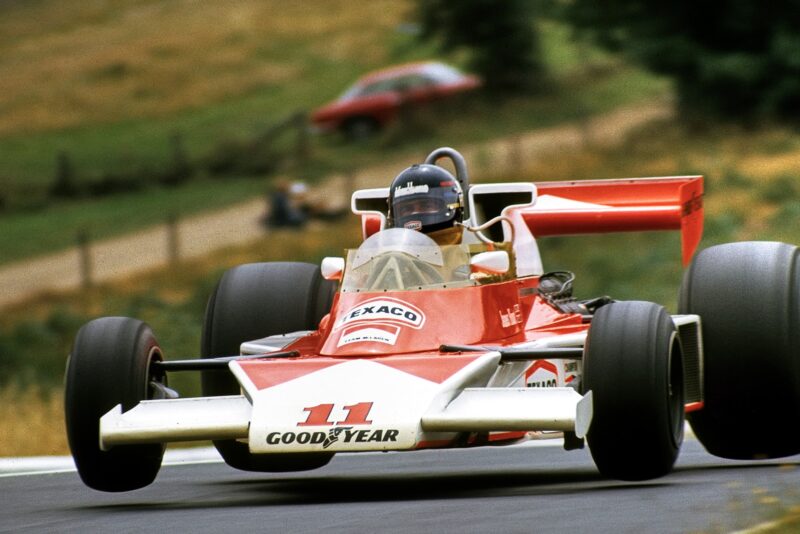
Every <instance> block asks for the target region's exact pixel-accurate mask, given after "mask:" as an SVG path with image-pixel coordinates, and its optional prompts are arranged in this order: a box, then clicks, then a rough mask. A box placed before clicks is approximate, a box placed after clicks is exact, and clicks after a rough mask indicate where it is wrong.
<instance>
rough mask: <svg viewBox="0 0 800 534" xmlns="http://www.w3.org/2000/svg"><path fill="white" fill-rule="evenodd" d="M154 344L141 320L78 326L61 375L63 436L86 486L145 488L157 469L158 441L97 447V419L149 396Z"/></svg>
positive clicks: (111, 319) (160, 454) (110, 319)
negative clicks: (64, 417)
mask: <svg viewBox="0 0 800 534" xmlns="http://www.w3.org/2000/svg"><path fill="white" fill-rule="evenodd" d="M161 359H162V357H161V349H160V348H159V346H158V342H157V341H156V339H155V336H154V335H153V332H152V331H151V330H150V327H149V326H147V325H146V324H145V323H143V322H142V321H139V320H136V319H131V318H128V317H103V318H100V319H95V320H94V321H91V322H89V323H87V324H86V325H84V326H83V327H82V328H81V329H80V330H79V331H78V335H77V336H76V338H75V343H74V344H73V347H72V352H71V354H70V357H69V360H68V362H67V372H66V379H65V382H66V384H65V393H64V411H65V416H66V426H67V439H68V441H69V448H70V450H71V451H72V456H73V458H74V459H75V465H76V466H77V468H78V474H79V475H80V477H81V479H82V480H83V482H84V483H85V484H86V485H87V486H89V487H90V488H93V489H96V490H100V491H129V490H134V489H138V488H142V487H144V486H147V485H148V484H150V483H151V482H153V480H155V478H156V475H157V474H158V471H159V469H160V468H161V459H162V457H163V455H164V448H165V447H164V445H163V444H161V443H157V444H146V445H118V446H115V447H113V448H112V449H110V450H108V451H103V450H101V449H100V446H99V443H100V438H99V433H100V426H99V425H100V417H101V416H103V415H104V414H105V413H107V412H108V411H109V410H110V409H111V408H113V407H114V406H116V405H117V404H122V410H123V411H126V410H129V409H131V408H133V407H134V406H136V405H137V404H138V403H139V402H140V401H142V400H145V399H149V398H154V394H155V392H156V390H155V389H154V388H153V387H152V386H151V384H150V382H151V381H157V382H161V383H164V381H165V379H164V377H163V376H154V375H152V374H151V372H150V367H151V363H152V362H153V361H156V360H158V361H160V360H161Z"/></svg>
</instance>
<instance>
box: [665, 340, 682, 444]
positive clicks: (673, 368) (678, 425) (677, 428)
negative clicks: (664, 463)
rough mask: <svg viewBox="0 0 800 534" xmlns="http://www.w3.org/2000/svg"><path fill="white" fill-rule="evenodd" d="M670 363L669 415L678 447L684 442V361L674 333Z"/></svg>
mask: <svg viewBox="0 0 800 534" xmlns="http://www.w3.org/2000/svg"><path fill="white" fill-rule="evenodd" d="M669 355H670V356H669V362H668V376H669V381H668V383H667V413H668V416H669V428H670V438H671V439H672V444H673V445H674V446H676V447H678V446H679V445H680V444H681V442H682V441H683V419H684V418H683V417H682V415H683V411H684V409H685V408H684V397H683V361H682V360H681V346H680V341H679V340H678V335H677V333H676V332H673V333H672V335H671V336H670V340H669Z"/></svg>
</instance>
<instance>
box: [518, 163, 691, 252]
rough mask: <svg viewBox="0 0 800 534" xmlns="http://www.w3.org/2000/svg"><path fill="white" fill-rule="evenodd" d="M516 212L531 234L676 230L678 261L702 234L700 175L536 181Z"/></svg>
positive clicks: (550, 234)
mask: <svg viewBox="0 0 800 534" xmlns="http://www.w3.org/2000/svg"><path fill="white" fill-rule="evenodd" d="M536 187H537V190H538V195H539V196H538V198H537V201H536V203H535V205H533V206H531V207H527V208H524V209H521V210H520V215H521V216H522V218H523V220H524V221H525V223H526V225H527V226H528V228H529V229H530V231H531V233H532V234H533V235H534V236H535V237H545V236H556V235H579V234H595V233H609V232H633V231H647V230H680V231H681V252H682V254H681V255H682V258H683V263H684V265H686V264H688V263H689V261H690V260H691V258H692V255H693V254H694V251H695V249H696V248H697V246H698V244H699V243H700V239H701V237H702V235H703V177H702V176H676V177H666V178H631V179H616V180H581V181H572V182H537V183H536Z"/></svg>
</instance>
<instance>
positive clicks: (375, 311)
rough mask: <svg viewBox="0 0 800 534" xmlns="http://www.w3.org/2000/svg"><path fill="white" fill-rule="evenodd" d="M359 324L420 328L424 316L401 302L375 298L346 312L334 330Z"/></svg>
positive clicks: (423, 321)
mask: <svg viewBox="0 0 800 534" xmlns="http://www.w3.org/2000/svg"><path fill="white" fill-rule="evenodd" d="M361 322H380V323H388V324H400V325H404V326H411V327H412V328H421V327H422V325H423V324H425V314H424V313H422V310H420V309H419V308H417V307H416V306H412V305H411V304H409V303H407V302H403V301H402V300H398V299H393V298H388V297H377V298H374V299H370V300H365V301H364V302H362V303H361V304H359V305H358V306H355V307H354V308H351V309H350V310H348V311H347V312H346V313H345V314H344V315H343V316H341V317H340V319H339V321H338V323H337V324H336V328H342V327H344V326H346V325H352V324H356V323H361Z"/></svg>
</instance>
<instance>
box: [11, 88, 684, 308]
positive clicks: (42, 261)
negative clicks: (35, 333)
mask: <svg viewBox="0 0 800 534" xmlns="http://www.w3.org/2000/svg"><path fill="white" fill-rule="evenodd" d="M671 113H672V109H671V106H669V105H668V104H664V103H658V104H648V105H639V106H634V107H627V108H622V109H618V110H615V111H613V112H611V113H608V114H606V115H602V116H599V117H596V118H594V119H592V120H591V121H588V122H586V123H583V124H569V125H565V126H558V127H554V128H546V129H542V130H536V131H533V132H530V133H526V134H520V135H514V136H509V137H504V138H500V139H496V140H494V141H490V142H486V143H481V144H476V145H469V146H466V147H463V146H462V147H454V148H457V149H459V150H460V151H461V153H462V154H463V155H464V157H465V158H466V160H467V164H468V165H470V164H472V166H473V168H475V167H476V165H478V164H479V162H482V163H483V164H484V165H491V166H492V169H493V170H494V171H496V172H503V170H504V169H508V170H511V167H512V166H515V165H521V164H523V165H524V164H530V163H532V162H534V161H535V160H536V158H538V157H541V156H543V155H546V154H552V153H553V152H556V151H558V152H569V151H570V150H576V149H580V148H581V147H582V146H583V145H584V144H585V143H586V141H587V140H590V141H591V142H592V143H595V144H602V145H604V146H613V145H616V144H619V143H621V142H622V141H623V140H624V139H625V136H626V134H627V133H628V132H630V131H631V130H633V129H634V128H637V127H639V126H641V125H643V124H645V123H647V122H650V121H652V120H656V119H661V118H666V117H669V116H670V115H671ZM432 148H435V147H432ZM408 164H409V162H408V161H399V162H398V161H394V162H391V163H387V164H385V165H380V166H376V167H369V168H366V169H362V170H361V171H359V172H357V173H356V174H355V176H353V177H351V178H349V179H348V178H345V177H344V176H339V175H337V176H332V177H331V178H329V179H328V180H326V181H325V182H324V183H322V184H321V185H320V186H318V187H317V188H315V190H314V192H313V194H314V196H315V197H318V198H323V199H325V201H326V202H327V203H331V204H337V205H348V203H349V197H350V193H351V192H352V191H351V188H354V189H361V188H369V187H385V186H386V185H388V184H389V181H390V180H391V179H392V178H393V177H394V176H395V175H396V174H397V173H398V172H399V171H400V170H402V169H403V168H404V167H406V166H407V165H408ZM473 174H475V173H474V172H473ZM263 214H264V201H263V199H258V200H252V201H248V202H244V203H241V204H237V205H235V206H231V207H228V208H225V209H223V210H219V211H215V212H211V213H205V214H202V215H198V216H195V217H192V218H187V219H184V220H182V221H180V222H179V223H178V236H179V237H178V241H179V251H180V257H181V258H184V259H185V258H193V257H198V256H202V255H205V254H208V253H210V252H212V251H214V250H217V249H219V248H222V247H226V246H230V245H236V244H243V243H247V242H250V241H253V240H254V239H257V238H258V237H260V236H261V235H263V232H264V229H263V227H262V226H261V225H260V223H259V219H260V217H262V216H263ZM169 240H170V238H169V229H168V227H167V226H166V225H159V226H156V227H152V228H149V229H146V230H143V231H141V232H137V233H135V234H131V235H127V236H122V237H117V238H112V239H109V240H106V241H98V242H96V243H93V244H92V245H91V248H90V250H91V262H90V265H91V277H92V280H93V281H94V282H95V283H98V282H99V283H102V282H106V281H109V280H113V279H116V278H123V277H125V276H129V275H132V274H134V273H138V272H142V271H145V270H148V269H154V268H158V267H161V266H164V265H166V264H167V263H168V261H169V258H170V253H169V250H170V245H169ZM81 262H82V259H81V254H80V251H79V250H78V249H77V248H74V249H71V250H66V251H62V252H58V253H55V254H52V255H49V256H45V257H41V258H38V259H34V260H29V261H23V262H18V263H14V264H10V265H6V266H3V267H0V309H1V308H3V307H4V306H8V305H9V304H13V303H16V302H21V301H24V300H26V299H28V298H31V297H33V296H35V295H36V294H40V293H43V292H47V291H54V290H55V291H58V290H68V289H74V288H77V287H80V284H81V269H82V267H81V265H82V263H81Z"/></svg>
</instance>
